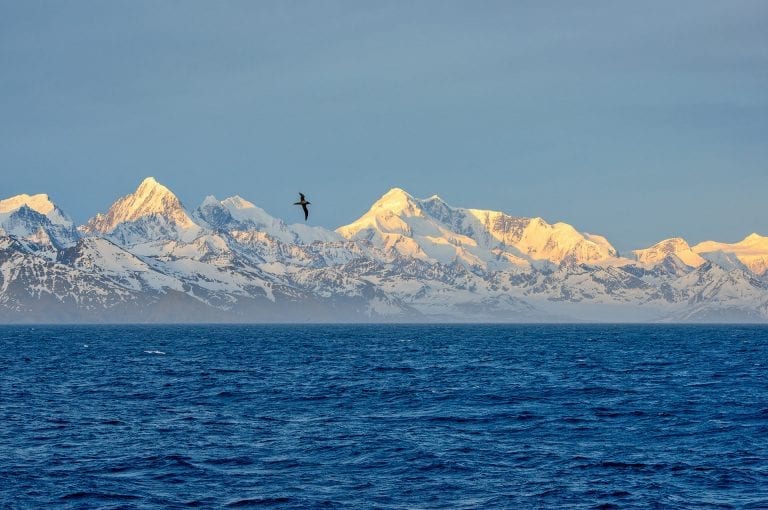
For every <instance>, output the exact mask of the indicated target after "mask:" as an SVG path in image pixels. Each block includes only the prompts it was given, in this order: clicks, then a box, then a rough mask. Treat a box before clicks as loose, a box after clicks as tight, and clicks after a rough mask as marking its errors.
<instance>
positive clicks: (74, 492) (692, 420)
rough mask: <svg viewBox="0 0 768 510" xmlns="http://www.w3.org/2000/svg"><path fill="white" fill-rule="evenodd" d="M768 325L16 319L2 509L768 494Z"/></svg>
mask: <svg viewBox="0 0 768 510" xmlns="http://www.w3.org/2000/svg"><path fill="white" fill-rule="evenodd" d="M767 366H768V328H766V327H763V326H662V325H647V326H629V325H622V326H606V325H493V326H486V325H450V326H447V325H446V326H436V325H335V326H334V325H331V326H326V325H323V326H318V325H307V326H297V325H290V326H288V325H285V326H83V327H77V326H55V327H29V326H25V327H15V326H14V327H11V326H5V327H0V473H2V476H1V477H0V507H3V508H5V507H8V508H28V507H48V506H53V505H55V506H57V507H63V508H156V507H170V508H180V507H190V506H191V507H194V506H198V507H221V506H231V507H241V506H242V507H247V506H251V505H274V506H277V507H283V508H307V507H318V506H324V507H331V508H333V507H379V508H403V507H409V508H445V507H451V508H490V507H507V508H508V507H523V508H525V507H567V508H595V507H600V508H612V507H614V506H615V507H620V508H625V507H649V506H651V507H652V506H654V505H658V506H660V507H664V508H691V507H703V508H732V507H737V508H765V507H768V441H766V440H765V438H766V437H768V374H766V367H767Z"/></svg>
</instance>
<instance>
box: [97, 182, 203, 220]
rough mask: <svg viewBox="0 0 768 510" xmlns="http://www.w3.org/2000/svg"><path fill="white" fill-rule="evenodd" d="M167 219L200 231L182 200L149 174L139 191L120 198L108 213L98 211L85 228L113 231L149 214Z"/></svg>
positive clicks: (137, 189)
mask: <svg viewBox="0 0 768 510" xmlns="http://www.w3.org/2000/svg"><path fill="white" fill-rule="evenodd" d="M150 216H156V217H161V218H163V221H164V222H165V223H169V224H172V225H174V226H175V227H177V228H180V229H182V230H190V232H191V231H192V230H194V231H197V230H199V227H198V226H197V225H196V224H195V223H194V222H193V221H192V219H191V218H190V217H189V215H188V214H187V212H186V211H185V210H184V206H183V205H182V204H181V201H180V200H179V199H178V198H177V197H176V195H174V194H173V192H172V191H171V190H170V189H168V188H167V187H165V186H163V185H162V184H160V183H159V182H157V180H156V179H155V178H154V177H147V178H146V179H144V180H143V181H141V184H139V187H138V188H136V191H135V192H133V193H131V194H130V195H126V196H124V197H122V198H120V199H118V200H117V201H116V202H115V203H114V204H112V207H110V208H109V211H107V213H106V214H97V215H96V216H95V217H93V218H91V219H90V220H89V221H88V223H87V224H86V225H85V226H84V227H83V230H84V231H86V232H88V233H100V234H109V233H111V232H113V231H114V230H115V229H116V228H117V227H118V226H119V225H120V224H122V223H127V222H135V221H138V220H141V219H142V218H145V217H150Z"/></svg>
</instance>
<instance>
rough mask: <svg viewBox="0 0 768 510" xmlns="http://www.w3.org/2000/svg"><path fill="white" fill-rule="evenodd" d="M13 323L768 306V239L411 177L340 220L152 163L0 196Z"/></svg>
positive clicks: (649, 318) (358, 318)
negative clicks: (513, 210)
mask: <svg viewBox="0 0 768 510" xmlns="http://www.w3.org/2000/svg"><path fill="white" fill-rule="evenodd" d="M0 321H2V322H4V323H24V322H28V323H35V322H107V323H109V322H193V323H194V322H373V321H375V322H385V321H398V322H421V321H427V322H446V321H457V322H550V321H559V322H579V321H590V322H595V321H608V322H729V321H738V322H766V321H768V237H763V236H760V235H758V234H750V235H749V236H747V237H746V238H745V239H744V240H743V241H740V242H737V243H722V242H716V241H705V242H703V243H699V244H697V245H694V246H690V245H689V244H688V243H687V242H686V241H685V240H684V239H681V238H672V239H666V240H663V241H660V242H659V243H657V244H655V245H653V246H651V247H648V248H642V249H637V250H633V251H632V252H630V253H628V254H626V256H622V255H621V254H619V252H618V251H617V250H616V249H615V248H614V247H613V246H612V245H611V243H610V242H609V241H608V240H607V239H606V238H605V237H603V236H600V235H597V234H591V233H587V232H581V231H579V230H577V229H576V228H575V227H573V226H572V225H570V224H568V223H563V222H556V223H548V222H547V221H545V220H544V219H543V218H539V217H535V218H526V217H516V216H512V215H510V214H507V213H505V212H500V211H490V210H483V209H471V208H461V207H454V206H451V205H449V204H447V203H445V202H444V201H443V200H442V199H441V198H440V197H439V196H436V195H434V196H432V197H429V198H426V199H419V198H415V197H413V196H412V195H410V194H409V193H408V192H407V191H405V190H403V189H401V188H393V189H391V190H389V191H388V192H387V193H385V194H384V195H382V197H381V198H380V199H379V200H377V201H376V202H375V203H374V204H372V206H371V207H370V209H369V210H368V211H367V212H365V213H364V214H363V215H361V216H360V218H358V219H357V220H355V221H353V222H351V223H349V224H348V225H344V226H341V227H339V228H337V229H336V230H335V231H333V230H329V229H325V228H322V227H313V226H308V225H306V224H287V223H285V222H283V221H282V220H280V219H278V218H275V217H273V216H271V215H270V214H269V213H267V212H266V211H264V210H263V209H261V208H259V207H258V206H256V205H255V204H253V203H251V202H249V201H248V200H246V199H244V198H242V197H239V196H232V197H228V198H225V199H223V200H219V199H217V198H216V197H213V196H208V197H206V198H205V199H204V200H203V202H202V203H201V204H200V205H199V206H198V207H196V208H194V209H189V208H187V207H186V206H185V205H184V204H183V203H182V201H181V200H180V199H179V198H178V197H177V196H176V195H175V194H174V193H173V192H172V191H171V190H170V189H169V188H167V187H166V186H164V185H162V184H161V183H159V182H157V180H156V179H154V178H152V177H148V178H146V179H144V180H143V181H142V182H141V183H140V184H139V186H138V188H137V189H136V190H135V191H134V192H133V193H129V194H127V195H125V196H123V197H121V198H119V199H117V200H116V201H115V202H114V203H113V205H112V206H111V207H110V208H109V209H108V210H107V211H106V212H104V213H99V214H96V215H94V216H93V217H92V218H91V219H90V220H88V221H87V222H86V223H85V224H84V225H81V226H76V225H75V224H74V223H73V222H72V220H71V219H70V218H69V216H67V215H66V214H65V213H64V212H63V211H62V210H61V209H60V208H59V207H58V206H57V205H56V204H55V203H54V202H53V201H52V200H51V199H50V197H49V196H48V195H43V194H39V195H18V196H15V197H10V198H8V199H5V200H0Z"/></svg>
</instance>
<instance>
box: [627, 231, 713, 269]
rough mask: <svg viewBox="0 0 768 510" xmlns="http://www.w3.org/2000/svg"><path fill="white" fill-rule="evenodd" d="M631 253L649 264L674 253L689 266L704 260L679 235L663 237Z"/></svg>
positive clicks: (659, 261) (700, 263)
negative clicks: (647, 246) (669, 237)
mask: <svg viewBox="0 0 768 510" xmlns="http://www.w3.org/2000/svg"><path fill="white" fill-rule="evenodd" d="M632 253H633V254H634V255H635V257H636V259H637V261H638V262H640V263H642V264H646V265H651V266H655V265H657V264H660V263H661V262H662V261H663V260H664V259H665V258H666V257H668V256H669V255H675V256H676V257H677V258H679V259H680V260H681V261H682V262H683V263H684V264H686V265H688V266H690V267H699V266H700V265H702V264H704V263H705V262H706V260H705V259H704V258H703V257H701V256H700V255H699V254H697V253H696V252H694V251H693V250H691V247H690V246H689V245H688V243H687V242H686V241H685V239H682V238H680V237H674V238H672V239H665V240H663V241H660V242H658V243H656V244H654V245H653V246H651V247H650V248H645V249H643V250H633V251H632Z"/></svg>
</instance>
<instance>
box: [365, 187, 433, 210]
mask: <svg viewBox="0 0 768 510" xmlns="http://www.w3.org/2000/svg"><path fill="white" fill-rule="evenodd" d="M419 209H420V207H419V203H418V200H416V199H415V198H413V196H412V195H411V194H410V193H408V192H407V191H405V190H404V189H402V188H392V189H390V190H389V191H387V192H386V193H384V194H383V195H382V196H381V198H379V199H378V200H377V201H376V202H374V204H373V205H372V206H371V209H370V211H369V212H374V211H375V212H378V213H381V212H391V213H394V214H403V213H405V214H406V215H418V214H419V213H418V210H419Z"/></svg>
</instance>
